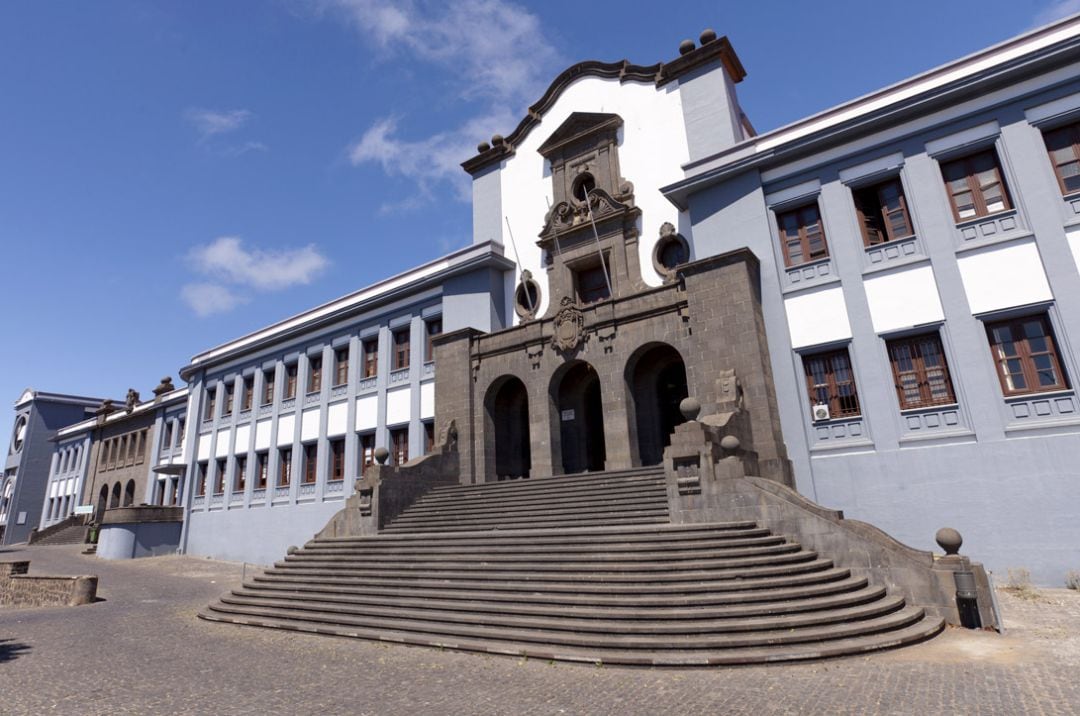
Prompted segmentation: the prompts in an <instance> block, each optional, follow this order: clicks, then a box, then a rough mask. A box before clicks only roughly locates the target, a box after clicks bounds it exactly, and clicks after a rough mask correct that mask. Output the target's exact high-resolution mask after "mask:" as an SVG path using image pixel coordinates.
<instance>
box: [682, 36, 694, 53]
mask: <svg viewBox="0 0 1080 716" xmlns="http://www.w3.org/2000/svg"><path fill="white" fill-rule="evenodd" d="M693 51H694V41H693V40H690V39H686V40H683V41H682V42H680V43H679V54H680V55H685V54H686V53H687V52H693Z"/></svg>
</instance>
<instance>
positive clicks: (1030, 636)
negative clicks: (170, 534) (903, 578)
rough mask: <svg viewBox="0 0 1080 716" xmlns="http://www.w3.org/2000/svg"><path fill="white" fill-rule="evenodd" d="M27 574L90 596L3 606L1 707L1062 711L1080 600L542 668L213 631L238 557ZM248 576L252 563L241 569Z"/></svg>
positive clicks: (35, 565)
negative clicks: (736, 653)
mask: <svg viewBox="0 0 1080 716" xmlns="http://www.w3.org/2000/svg"><path fill="white" fill-rule="evenodd" d="M0 559H4V560H9V559H30V560H31V573H32V574H45V573H52V574H97V575H99V576H100V589H99V596H100V597H101V598H102V600H103V601H99V602H97V603H96V604H92V605H89V606H84V607H74V608H38V609H0V713H4V714H42V713H56V714H127V713H138V714H218V713H220V714H261V715H265V714H275V713H289V714H454V715H455V716H457V715H459V714H646V713H648V714H718V713H729V714H741V713H751V714H919V715H920V716H928V715H930V714H1010V715H1011V714H1075V713H1077V712H1080V679H1078V678H1077V674H1078V673H1080V593H1077V592H1070V591H1068V590H1064V589H1054V590H1039V592H1038V597H1037V598H1035V599H1020V598H1017V597H1015V596H1013V595H1011V594H1008V593H1005V592H1000V599H1001V605H1002V610H1003V613H1004V618H1005V623H1006V629H1007V631H1006V634H1005V635H1004V636H999V635H996V634H992V633H976V632H969V631H965V630H961V629H949V630H947V631H946V632H945V633H944V634H943V635H941V636H940V637H938V638H936V639H934V640H932V641H930V642H928V643H924V644H921V645H918V646H915V647H910V648H907V649H902V650H898V651H892V652H886V653H880V654H874V655H871V656H867V657H858V658H845V659H838V660H832V661H824V662H816V663H809V664H797V665H783V666H768V667H745V668H723V669H687V670H671V669H666V670H645V669H624V668H612V667H597V666H585V665H574V664H565V663H558V664H551V663H547V662H537V661H523V660H519V659H512V658H499V657H493V656H481V655H472V654H460V653H452V652H442V651H435V650H430V649H420V648H410V647H404V646H398V645H391V644H377V643H371V642H364V641H356V640H348V639H335V638H328V637H322V636H315V635H311V636H308V635H304V634H296V633H286V632H276V631H271V630H263V629H253V628H245V627H233V626H227V625H221V624H211V623H208V622H204V621H201V620H199V619H197V618H196V617H195V614H196V612H197V611H198V610H199V609H200V608H201V607H203V606H204V605H205V604H206V603H207V602H208V601H210V600H211V599H212V598H214V597H216V596H218V595H219V594H220V593H221V592H222V591H224V590H226V589H227V588H229V587H230V586H233V585H235V584H237V583H238V582H239V581H240V579H241V573H242V570H243V566H242V565H239V564H232V563H223V562H214V561H209V560H200V559H192V558H186V557H158V558H152V559H142V560H135V561H127V562H107V561H105V560H101V559H98V558H96V557H88V556H83V555H82V554H80V548H79V547H75V546H61V547H29V548H19V547H15V548H9V549H6V550H0ZM249 569H250V567H249Z"/></svg>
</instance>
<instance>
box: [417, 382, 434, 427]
mask: <svg viewBox="0 0 1080 716" xmlns="http://www.w3.org/2000/svg"><path fill="white" fill-rule="evenodd" d="M434 417H435V381H429V382H427V383H421V384H420V419H421V420H427V419H429V418H434Z"/></svg>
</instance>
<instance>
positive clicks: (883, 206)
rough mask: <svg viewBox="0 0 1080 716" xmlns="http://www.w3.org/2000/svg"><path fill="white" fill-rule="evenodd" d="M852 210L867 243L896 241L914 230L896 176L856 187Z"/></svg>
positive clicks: (901, 188) (898, 179) (909, 234)
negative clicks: (873, 183)
mask: <svg viewBox="0 0 1080 716" xmlns="http://www.w3.org/2000/svg"><path fill="white" fill-rule="evenodd" d="M855 209H856V212H857V213H858V215H859V226H860V228H861V229H862V236H863V243H864V244H865V245H866V246H876V245H878V244H883V243H885V242H886V241H895V240H897V239H902V238H905V237H907V236H911V235H912V234H913V233H914V231H913V230H912V228H911V217H910V216H908V210H907V200H906V199H905V197H904V188H903V186H902V185H901V184H900V178H899V177H895V178H893V179H889V180H888V181H885V182H881V183H880V184H875V185H874V186H869V187H865V188H863V189H859V190H857V191H856V192H855Z"/></svg>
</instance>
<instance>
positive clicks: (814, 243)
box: [776, 203, 829, 266]
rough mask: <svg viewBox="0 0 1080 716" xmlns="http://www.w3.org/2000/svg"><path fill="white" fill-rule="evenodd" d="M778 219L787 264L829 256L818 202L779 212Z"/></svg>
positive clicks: (792, 264) (797, 263) (796, 263)
mask: <svg viewBox="0 0 1080 716" xmlns="http://www.w3.org/2000/svg"><path fill="white" fill-rule="evenodd" d="M776 221H777V224H778V225H779V228H780V242H781V247H782V248H783V250H784V263H785V264H786V265H788V266H798V265H799V264H804V263H807V262H809V261H817V260H818V259H823V258H827V257H828V255H829V246H828V244H826V243H825V227H824V225H823V224H822V223H821V213H820V212H819V211H818V206H817V204H816V203H815V204H807V205H806V206H801V207H799V208H798V209H792V210H791V211H785V212H783V213H781V214H778V215H777V217H776Z"/></svg>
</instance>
